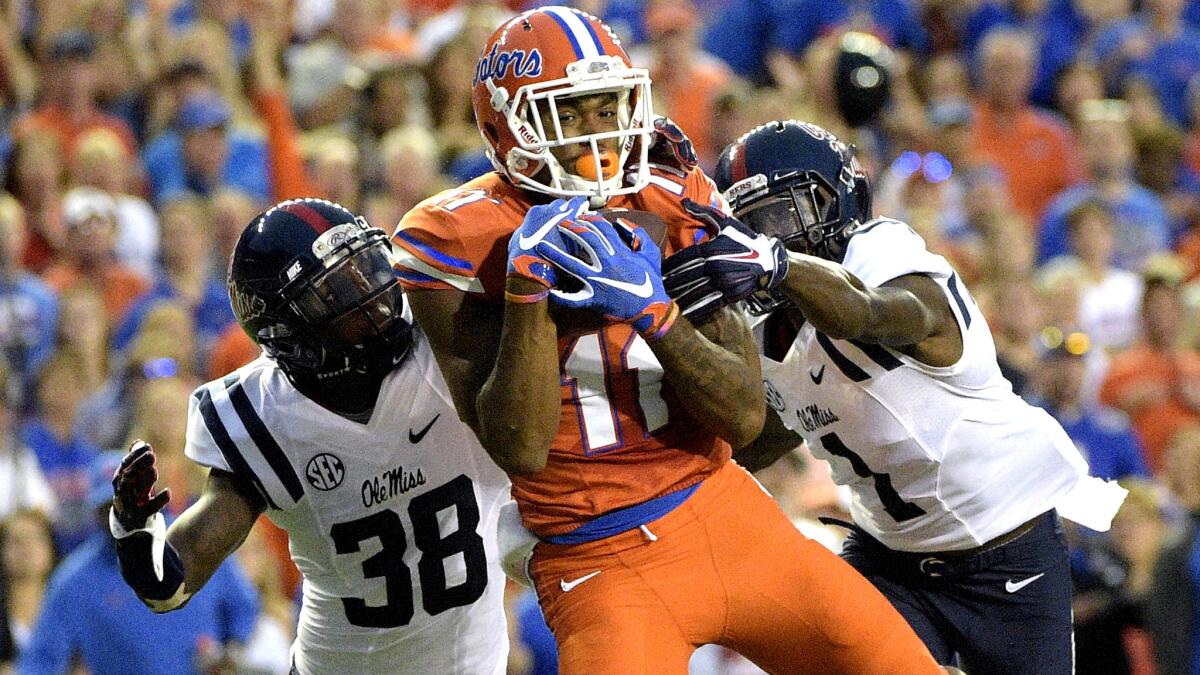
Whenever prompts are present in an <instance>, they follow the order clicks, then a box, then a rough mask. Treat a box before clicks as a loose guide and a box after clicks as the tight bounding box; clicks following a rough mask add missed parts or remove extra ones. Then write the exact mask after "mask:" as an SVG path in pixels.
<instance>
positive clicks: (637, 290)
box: [588, 272, 654, 298]
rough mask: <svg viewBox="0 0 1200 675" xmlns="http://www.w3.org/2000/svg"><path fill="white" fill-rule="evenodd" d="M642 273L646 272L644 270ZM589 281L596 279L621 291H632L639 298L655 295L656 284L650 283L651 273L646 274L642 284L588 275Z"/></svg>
mask: <svg viewBox="0 0 1200 675" xmlns="http://www.w3.org/2000/svg"><path fill="white" fill-rule="evenodd" d="M642 274H646V273H645V272H643V273H642ZM588 281H595V282H597V283H601V284H604V285H605V286H612V287H613V288H615V289H617V290H619V291H625V292H626V293H631V294H633V295H636V296H638V297H639V298H648V297H650V296H651V295H654V285H653V284H651V283H650V275H649V274H646V277H645V278H644V279H642V283H640V284H631V283H629V282H627V281H617V280H616V279H605V278H604V277H588Z"/></svg>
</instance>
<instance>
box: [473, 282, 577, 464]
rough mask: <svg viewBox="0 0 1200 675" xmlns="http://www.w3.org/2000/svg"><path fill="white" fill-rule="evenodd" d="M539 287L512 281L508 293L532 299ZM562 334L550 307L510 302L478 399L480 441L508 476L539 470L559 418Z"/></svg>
mask: <svg viewBox="0 0 1200 675" xmlns="http://www.w3.org/2000/svg"><path fill="white" fill-rule="evenodd" d="M539 289H540V287H538V286H537V285H536V284H533V283H532V282H528V281H523V280H519V279H511V280H509V282H508V290H509V291H510V292H512V293H513V294H515V295H530V294H533V293H536V292H537V291H538V290H539ZM559 379H560V378H559V374H558V332H557V329H556V328H555V326H554V322H553V320H552V319H551V318H550V309H549V302H548V301H547V300H542V301H540V302H535V303H517V302H508V303H506V305H505V309H504V325H503V327H502V328H501V332H500V349H499V352H498V354H497V356H496V365H495V366H494V367H493V369H492V373H491V375H490V376H489V377H488V379H487V381H486V382H485V383H484V385H483V388H482V390H481V391H480V393H479V396H478V398H477V399H476V411H477V413H478V418H479V430H480V442H481V443H482V444H483V447H484V448H485V449H486V450H487V451H488V454H490V455H491V456H492V459H493V460H495V462H496V463H497V464H498V465H499V466H500V468H502V469H504V470H505V471H506V472H508V473H515V474H524V473H533V472H536V471H540V470H541V469H542V467H544V466H545V465H546V457H547V456H548V455H549V453H550V443H551V442H553V440H554V436H555V434H556V433H557V432H558V419H559V416H560V415H561V410H560V404H561V401H560V396H559Z"/></svg>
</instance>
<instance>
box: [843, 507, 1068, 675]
mask: <svg viewBox="0 0 1200 675" xmlns="http://www.w3.org/2000/svg"><path fill="white" fill-rule="evenodd" d="M842 557H843V558H844V559H845V560H846V561H847V562H849V563H850V564H851V565H853V566H854V567H855V568H856V569H857V570H858V571H859V572H861V573H862V574H863V576H865V577H867V579H869V580H870V581H871V582H872V583H873V584H875V586H876V587H877V588H878V589H879V590H880V591H881V592H882V593H883V595H884V596H886V597H887V598H888V600H890V601H891V602H892V604H893V605H894V606H895V607H896V609H897V610H899V611H900V614H902V615H903V616H904V618H905V619H907V620H908V622H909V624H910V625H911V626H912V627H913V630H915V631H916V633H917V635H919V636H920V637H921V639H922V640H924V641H925V644H926V645H927V646H928V647H929V651H931V652H932V653H933V657H934V658H935V659H937V661H938V663H942V664H947V665H953V664H955V663H957V665H958V666H959V667H961V668H962V669H963V670H965V671H966V672H967V673H970V675H991V674H993V673H995V674H1005V675H1025V674H1028V675H1060V674H1061V675H1069V674H1070V673H1071V672H1073V666H1074V660H1075V659H1074V642H1073V638H1072V626H1071V624H1072V619H1071V617H1072V615H1071V571H1070V566H1069V564H1068V562H1067V546H1066V540H1065V538H1064V536H1063V532H1062V525H1061V523H1059V522H1058V517H1057V516H1056V515H1055V514H1054V512H1053V511H1051V512H1049V513H1046V514H1044V515H1042V516H1039V517H1038V519H1037V523H1036V525H1034V527H1033V529H1031V530H1030V531H1029V532H1026V533H1025V534H1024V535H1022V536H1021V537H1019V538H1017V539H1016V540H1014V541H1011V542H1009V543H1007V544H1004V545H1003V546H1000V547H998V548H995V549H991V550H988V551H984V552H981V553H978V554H974V555H971V556H967V557H938V556H935V555H930V554H921V553H903V552H899V551H893V550H891V549H889V548H886V547H885V546H884V545H883V544H881V543H880V542H879V541H877V540H875V539H874V538H873V537H871V536H870V535H868V534H867V533H866V532H864V531H863V530H861V529H859V528H857V527H854V528H852V529H851V532H850V536H849V538H848V539H847V540H846V544H845V546H844V547H843V549H842ZM956 656H957V661H955V657H956Z"/></svg>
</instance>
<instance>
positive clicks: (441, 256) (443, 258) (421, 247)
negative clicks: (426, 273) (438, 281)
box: [395, 230, 475, 272]
mask: <svg viewBox="0 0 1200 675" xmlns="http://www.w3.org/2000/svg"><path fill="white" fill-rule="evenodd" d="M395 236H396V237H398V238H400V239H403V240H404V241H405V242H406V243H408V244H409V245H411V246H412V247H413V248H415V249H417V250H418V251H420V252H422V253H424V254H425V255H427V256H429V257H430V258H433V259H434V260H436V261H438V262H440V263H442V264H443V265H449V266H450V267H454V268H457V269H460V270H463V271H464V272H474V271H475V270H474V268H473V267H472V266H471V263H469V262H467V261H466V260H463V259H462V258H455V257H454V256H451V255H446V254H445V253H442V252H441V251H439V250H437V249H436V248H434V247H432V246H430V245H429V244H426V243H425V242H423V241H420V240H419V239H417V238H416V237H414V236H412V235H411V234H408V233H407V232H405V231H404V230H397V231H396V235H395Z"/></svg>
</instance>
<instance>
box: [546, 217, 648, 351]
mask: <svg viewBox="0 0 1200 675" xmlns="http://www.w3.org/2000/svg"><path fill="white" fill-rule="evenodd" d="M596 213H598V214H599V215H601V216H604V219H605V220H607V221H608V222H610V223H614V224H615V223H616V222H617V221H618V220H624V221H626V222H627V223H629V224H632V225H636V226H638V227H640V228H642V229H643V230H645V231H646V235H647V236H648V237H650V240H651V241H653V242H654V243H655V245H657V246H658V250H659V251H662V250H663V247H664V246H665V245H666V242H667V223H666V221H664V220H663V219H662V218H659V217H658V216H656V215H654V214H653V213H650V212H649V211H634V210H631V209H600V210H599V211H597V212H596ZM664 255H665V253H664ZM574 281H575V280H574V278H572V277H571V276H570V275H567V274H560V275H559V284H560V286H561V287H562V288H563V290H567V291H572V290H577V289H578V284H576V283H573V282H574ZM550 315H551V316H552V317H553V318H554V323H555V325H557V326H558V334H559V337H560V338H565V337H572V336H576V335H583V334H586V333H594V332H596V331H598V330H600V329H601V328H602V327H603V326H604V325H605V324H606V323H609V321H608V320H606V319H605V318H604V317H601V316H598V315H596V314H595V313H594V312H589V311H585V310H574V309H567V308H565V307H561V306H555V305H551V308H550Z"/></svg>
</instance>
